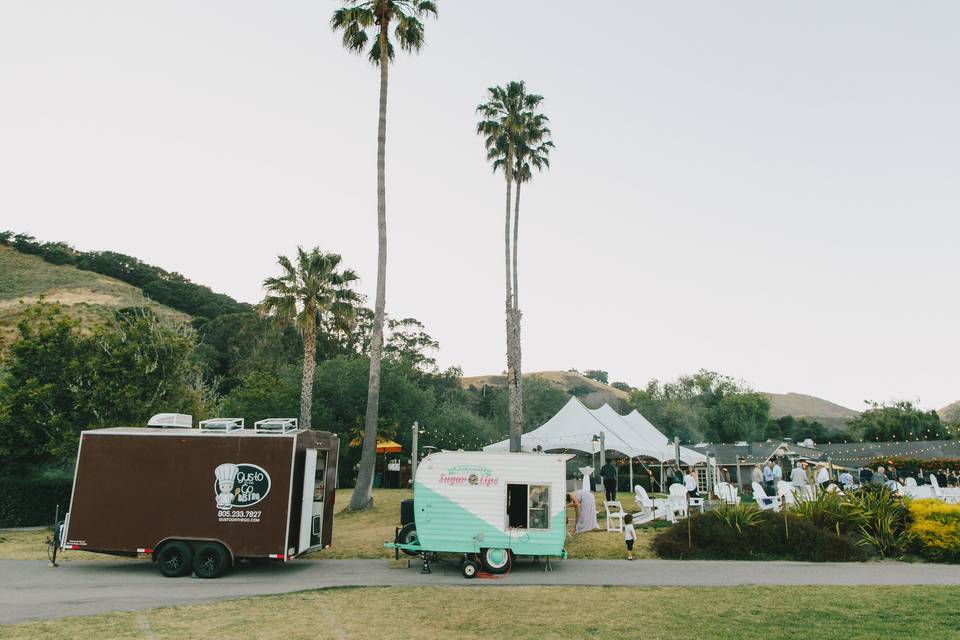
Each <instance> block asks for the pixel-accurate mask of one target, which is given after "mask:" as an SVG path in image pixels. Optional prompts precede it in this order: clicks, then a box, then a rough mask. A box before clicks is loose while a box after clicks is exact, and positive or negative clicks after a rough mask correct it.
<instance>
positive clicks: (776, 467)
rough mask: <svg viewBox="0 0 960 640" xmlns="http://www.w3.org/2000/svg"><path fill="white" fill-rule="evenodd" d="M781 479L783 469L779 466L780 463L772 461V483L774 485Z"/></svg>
mask: <svg viewBox="0 0 960 640" xmlns="http://www.w3.org/2000/svg"><path fill="white" fill-rule="evenodd" d="M781 480H783V469H781V468H780V465H779V464H777V463H776V462H774V463H773V485H774V486H776V485H777V483H778V482H780V481H781Z"/></svg>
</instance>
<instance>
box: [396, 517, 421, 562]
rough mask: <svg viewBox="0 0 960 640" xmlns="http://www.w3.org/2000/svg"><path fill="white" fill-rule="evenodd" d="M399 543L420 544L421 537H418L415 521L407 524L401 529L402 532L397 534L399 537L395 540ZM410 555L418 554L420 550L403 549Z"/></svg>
mask: <svg viewBox="0 0 960 640" xmlns="http://www.w3.org/2000/svg"><path fill="white" fill-rule="evenodd" d="M395 542H396V543H397V544H410V545H413V544H418V543H419V542H420V538H418V537H417V525H416V524H415V523H413V522H411V523H410V524H406V525H404V526H403V528H402V529H400V533H398V534H397V539H396V540H395ZM401 551H403V552H404V553H405V554H407V555H408V556H418V555H420V552H418V551H414V550H412V549H401Z"/></svg>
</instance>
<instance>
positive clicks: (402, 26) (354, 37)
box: [330, 0, 437, 65]
mask: <svg viewBox="0 0 960 640" xmlns="http://www.w3.org/2000/svg"><path fill="white" fill-rule="evenodd" d="M345 4H346V6H345V7H342V8H340V9H337V10H336V11H334V12H333V17H332V18H331V19H330V27H331V28H332V29H333V30H334V31H343V46H344V48H346V49H347V50H348V51H353V52H355V53H363V52H364V51H367V58H368V59H369V60H370V62H371V63H373V64H374V65H379V64H380V60H381V55H380V53H381V52H380V38H379V37H378V36H379V30H380V26H381V25H383V24H386V25H387V26H388V27H389V25H390V24H391V23H395V27H394V30H393V36H392V37H391V36H390V35H389V33H388V34H387V36H386V37H387V60H389V61H390V62H392V61H393V59H394V55H395V51H394V43H396V44H397V45H398V46H399V47H400V48H401V49H403V50H404V51H410V52H416V51H419V50H420V49H421V48H422V47H423V42H424V37H423V22H422V19H423V18H426V17H429V16H431V15H433V16H436V15H437V5H436V3H435V2H432V1H431V0H345ZM368 31H376V32H377V33H375V34H374V37H373V38H371V37H370V35H371V34H370V33H368ZM367 45H369V50H368V47H367Z"/></svg>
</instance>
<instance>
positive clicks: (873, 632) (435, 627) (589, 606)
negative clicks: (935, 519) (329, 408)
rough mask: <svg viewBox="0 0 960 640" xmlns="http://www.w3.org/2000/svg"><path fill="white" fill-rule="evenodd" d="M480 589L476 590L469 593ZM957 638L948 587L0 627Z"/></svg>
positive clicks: (737, 592)
mask: <svg viewBox="0 0 960 640" xmlns="http://www.w3.org/2000/svg"><path fill="white" fill-rule="evenodd" d="M474 584H476V583H474ZM694 635H696V637H699V638H709V639H712V640H724V639H728V638H729V639H731V640H733V639H735V640H743V639H744V638H763V639H774V638H796V637H802V638H815V639H828V638H843V639H844V640H858V639H861V638H863V639H867V638H869V639H871V640H872V639H875V638H885V637H892V636H896V637H908V638H910V639H911V640H922V639H926V638H931V639H935V640H946V639H949V638H958V637H960V589H958V588H955V587H953V588H947V587H884V586H868V587H722V588H717V587H712V588H688V587H658V588H652V587H651V588H628V587H496V586H493V585H488V586H485V587H483V586H481V587H479V588H470V589H469V591H467V590H465V588H464V587H411V588H397V587H388V588H360V589H332V590H325V591H310V592H301V593H293V594H287V595H282V596H264V597H258V598H244V599H235V600H230V601H226V602H215V603H209V604H200V605H190V606H185V607H172V608H164V609H152V610H147V611H141V612H135V613H116V614H109V615H100V616H91V617H83V618H69V619H65V620H59V621H50V622H32V623H27V624H21V625H15V626H9V627H0V638H9V639H10V640H14V639H28V638H29V639H31V640H33V639H44V638H50V639H57V640H59V639H61V638H164V639H171V638H207V639H213V638H257V639H258V640H271V639H274V638H276V639H278V640H279V639H283V640H292V639H297V638H303V639H307V638H310V639H314V638H324V639H325V638H330V639H334V638H350V639H352V640H365V639H375V640H382V639H384V638H390V639H404V638H411V639H416V640H441V639H442V640H448V639H449V638H458V639H462V640H470V639H473V638H477V639H479V638H485V639H488V638H491V637H509V638H510V640H534V639H540V638H565V639H576V638H605V639H608V638H643V639H644V640H648V639H656V638H669V639H670V640H675V639H677V638H682V639H686V638H691V637H693V636H694Z"/></svg>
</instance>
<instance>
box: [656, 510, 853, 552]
mask: <svg viewBox="0 0 960 640" xmlns="http://www.w3.org/2000/svg"><path fill="white" fill-rule="evenodd" d="M741 511H742V512H743V513H738V514H736V515H733V512H732V511H731V510H729V509H726V510H725V509H720V510H717V511H710V512H708V513H704V514H694V515H692V516H691V518H690V523H689V526H690V532H689V533H690V539H691V540H692V545H688V537H687V536H688V530H687V526H688V523H687V521H685V520H684V521H681V522H678V523H677V524H675V525H673V526H672V527H670V528H669V529H666V530H664V531H663V532H661V533H660V534H659V535H658V536H657V537H656V538H655V539H654V541H653V550H654V552H655V553H656V554H657V555H658V556H660V557H662V558H678V559H680V558H688V559H713V560H759V559H769V558H785V559H790V560H805V561H812V562H841V561H851V560H862V559H864V557H865V555H866V554H865V553H864V550H863V549H861V548H859V547H858V546H857V545H856V543H855V542H854V540H852V539H851V538H850V537H848V536H842V535H838V534H837V533H835V532H834V531H830V530H825V529H821V528H820V527H818V526H816V525H814V524H813V523H812V522H810V521H809V520H805V519H803V518H801V517H799V516H796V515H794V514H790V513H788V514H786V525H785V522H784V514H782V513H772V512H770V511H756V509H755V508H754V507H746V508H741ZM729 523H733V524H729ZM738 523H739V524H740V529H739V530H738V529H737V527H736V524H738Z"/></svg>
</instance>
